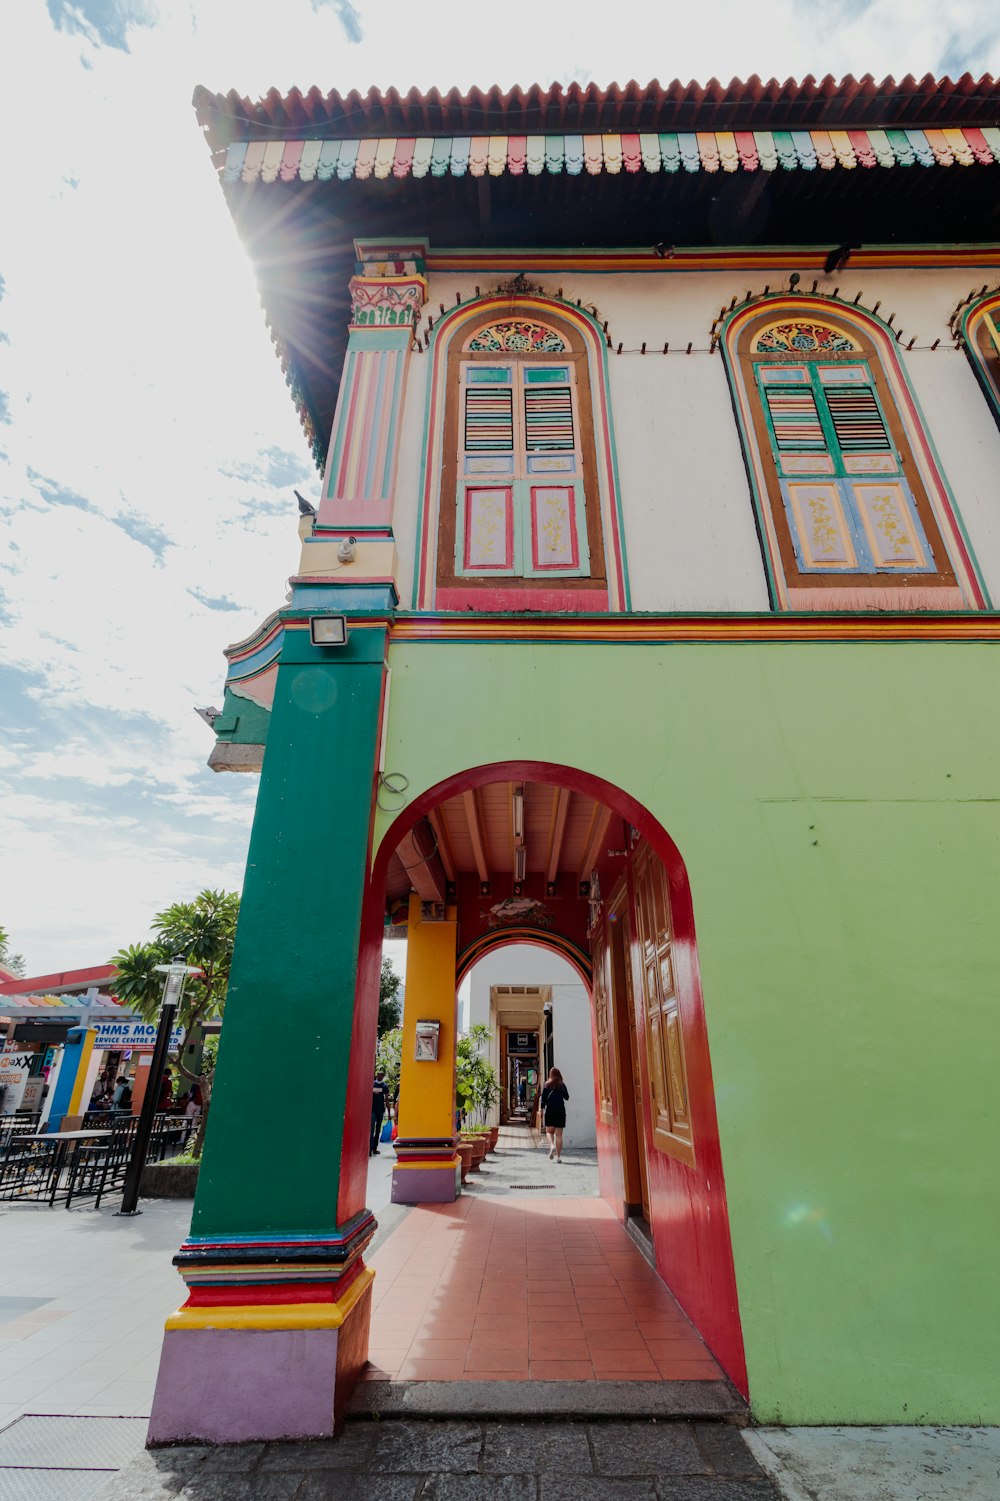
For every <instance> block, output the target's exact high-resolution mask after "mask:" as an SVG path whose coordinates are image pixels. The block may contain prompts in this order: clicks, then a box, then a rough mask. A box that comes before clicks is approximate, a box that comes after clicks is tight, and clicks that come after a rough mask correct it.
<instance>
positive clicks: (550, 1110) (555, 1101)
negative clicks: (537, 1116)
mask: <svg viewBox="0 0 1000 1501" xmlns="http://www.w3.org/2000/svg"><path fill="white" fill-rule="evenodd" d="M568 1099H569V1090H568V1089H567V1088H566V1086H565V1084H546V1086H545V1088H544V1089H543V1090H542V1124H543V1126H565V1124H566V1101H567V1100H568Z"/></svg>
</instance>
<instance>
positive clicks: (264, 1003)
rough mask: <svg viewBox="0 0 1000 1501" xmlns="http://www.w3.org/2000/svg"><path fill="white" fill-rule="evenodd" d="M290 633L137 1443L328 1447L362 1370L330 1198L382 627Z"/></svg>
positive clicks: (360, 1283) (344, 1249)
mask: <svg viewBox="0 0 1000 1501" xmlns="http://www.w3.org/2000/svg"><path fill="white" fill-rule="evenodd" d="M296 616H297V617H298V618H295V617H296ZM289 617H291V618H286V621H285V635H284V644H283V646H282V651H281V658H280V664H279V667H278V672H277V686H276V691H275V697H274V707H273V710H272V713H271V722H270V727H269V730H268V736H267V749H266V753H265V756H264V764H263V771H262V774H261V782H260V790H259V793H258V798H257V810H256V814H255V817H254V825H253V832H252V835H251V840H250V851H249V856H248V861H247V870H246V880H245V885H244V890H243V900H242V905H241V909H240V919H239V926H238V928H237V933H236V948H235V953H234V955H233V966H232V975H231V979H230V985H229V994H228V997H227V1001H226V1016H225V1024H224V1027H223V1032H222V1037H221V1041H220V1048H219V1061H218V1069H217V1073H216V1080H215V1084H214V1088H213V1091H212V1099H211V1109H210V1116H209V1125H208V1136H207V1142H206V1150H205V1156H204V1160H203V1163H202V1167H201V1171H200V1174H199V1179H198V1190H197V1195H196V1198H195V1207H194V1218H193V1221H192V1227H191V1236H190V1237H189V1239H188V1240H187V1241H186V1242H185V1244H184V1245H183V1247H182V1248H181V1251H180V1253H179V1255H178V1257H177V1258H176V1261H177V1263H178V1265H179V1266H180V1268H181V1274H182V1276H183V1277H184V1279H185V1281H186V1282H187V1284H188V1288H189V1296H188V1301H187V1303H186V1304H185V1305H184V1307H183V1308H181V1309H180V1311H179V1312H178V1313H177V1314H174V1315H173V1316H172V1317H171V1318H170V1319H169V1320H168V1321H167V1333H166V1336H165V1339H164V1346H163V1353H162V1357H161V1363H160V1374H159V1379H158V1382H157V1389H156V1397H155V1400H154V1408H153V1418H152V1421H151V1424H150V1441H151V1442H154V1443H155V1442H169V1441H176V1440H179V1439H185V1438H196V1437H201V1438H207V1439H209V1440H211V1439H213V1438H214V1439H218V1438H225V1439H227V1440H229V1441H232V1440H234V1439H235V1438H238V1437H246V1438H250V1437H258V1438H260V1437H272V1438H277V1437H305V1436H317V1435H321V1434H323V1433H328V1432H332V1426H333V1416H334V1406H335V1404H336V1405H337V1407H338V1408H339V1407H340V1406H341V1405H342V1402H343V1400H344V1399H345V1398H346V1395H347V1393H348V1392H349V1390H350V1386H351V1384H352V1383H353V1380H354V1379H355V1378H356V1376H357V1374H358V1371H359V1370H360V1368H361V1366H362V1365H363V1364H364V1361H365V1359H366V1357H367V1327H368V1316H369V1304H370V1283H371V1278H372V1273H371V1272H370V1271H369V1270H367V1269H366V1268H365V1267H364V1264H363V1259H362V1253H363V1251H364V1248H365V1246H366V1245H367V1243H368V1241H369V1240H370V1239H371V1236H372V1234H373V1233H374V1229H375V1222H374V1220H373V1218H372V1216H371V1214H370V1212H369V1211H368V1210H361V1211H360V1212H359V1213H358V1214H355V1215H353V1216H352V1217H351V1218H350V1219H349V1220H348V1221H347V1223H346V1224H341V1225H338V1223H337V1196H338V1188H339V1180H340V1154H341V1143H342V1136H343V1132H344V1122H345V1112H346V1096H347V1080H348V1064H349V1059H350V1050H351V1029H352V1023H353V1016H354V1000H355V986H356V981H357V971H358V942H359V934H360V926H361V906H362V898H363V894H364V888H365V880H366V875H367V867H368V845H369V831H370V825H371V816H372V796H373V790H374V778H375V768H376V763H377V755H378V737H379V730H380V710H381V701H382V682H383V672H384V658H385V640H386V623H385V618H384V615H383V618H381V619H378V620H369V621H367V622H366V621H365V620H363V619H354V620H352V621H351V628H350V633H349V636H348V640H347V643H346V645H345V646H340V647H317V646H313V645H312V644H311V641H310V632H309V623H308V619H307V618H303V615H302V614H300V613H299V612H298V611H294V612H289ZM361 1130H362V1132H363V1134H364V1137H365V1141H366V1142H367V1133H368V1121H367V1119H365V1121H363V1122H362V1123H361ZM194 1371H197V1373H198V1375H197V1380H193V1379H192V1372H194Z"/></svg>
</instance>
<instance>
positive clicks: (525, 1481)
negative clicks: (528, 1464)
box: [420, 1475, 538, 1501]
mask: <svg viewBox="0 0 1000 1501" xmlns="http://www.w3.org/2000/svg"><path fill="white" fill-rule="evenodd" d="M420 1501H538V1481H537V1479H536V1478H535V1476H534V1475H428V1477H427V1479H426V1481H425V1482H424V1488H423V1490H422V1491H421V1492H420Z"/></svg>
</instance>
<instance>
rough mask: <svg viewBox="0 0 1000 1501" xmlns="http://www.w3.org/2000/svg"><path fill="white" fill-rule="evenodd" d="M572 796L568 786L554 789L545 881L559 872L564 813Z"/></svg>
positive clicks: (552, 878) (551, 878)
mask: <svg viewBox="0 0 1000 1501" xmlns="http://www.w3.org/2000/svg"><path fill="white" fill-rule="evenodd" d="M572 796H573V794H572V792H570V790H569V788H568V787H557V788H556V789H555V797H554V798H553V801H552V823H551V827H550V831H549V854H548V859H547V861H546V865H545V879H546V881H554V880H555V878H556V876H557V875H558V873H559V861H560V859H561V858H562V847H563V839H564V837H565V834H566V815H567V813H568V812H569V803H570V798H571V797H572Z"/></svg>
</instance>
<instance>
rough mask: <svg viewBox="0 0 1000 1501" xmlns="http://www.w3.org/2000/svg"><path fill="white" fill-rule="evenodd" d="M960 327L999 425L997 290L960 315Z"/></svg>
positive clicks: (999, 309)
mask: <svg viewBox="0 0 1000 1501" xmlns="http://www.w3.org/2000/svg"><path fill="white" fill-rule="evenodd" d="M961 327H962V336H963V338H964V341H965V349H966V353H967V354H968V356H969V359H970V360H971V361H972V368H973V370H974V371H975V372H976V376H977V377H978V379H979V384H980V385H981V386H982V388H983V390H984V391H985V393H986V399H987V401H988V402H989V404H990V407H991V408H992V411H993V416H994V418H995V419H996V421H997V423H998V424H1000V292H991V293H990V294H989V296H987V297H982V298H980V299H979V301H978V302H974V303H973V304H972V306H971V307H969V308H968V309H967V310H966V312H965V313H964V314H963V317H962V325H961Z"/></svg>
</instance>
